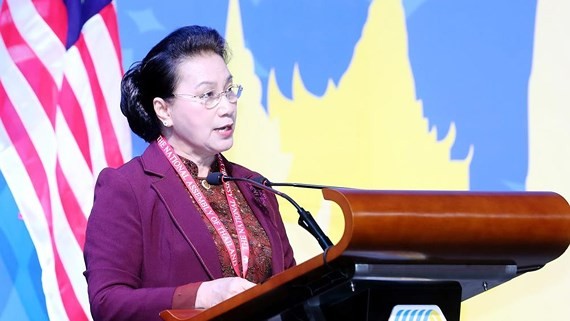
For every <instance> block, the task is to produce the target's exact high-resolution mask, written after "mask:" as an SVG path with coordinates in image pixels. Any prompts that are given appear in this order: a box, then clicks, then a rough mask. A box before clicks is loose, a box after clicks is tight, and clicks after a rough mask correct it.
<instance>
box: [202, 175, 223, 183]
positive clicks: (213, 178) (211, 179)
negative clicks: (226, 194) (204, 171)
mask: <svg viewBox="0 0 570 321" xmlns="http://www.w3.org/2000/svg"><path fill="white" fill-rule="evenodd" d="M223 177H224V174H222V173H220V172H213V173H209V174H208V176H207V177H206V182H208V184H210V185H222V183H223V182H224V181H223V180H222V178H223Z"/></svg>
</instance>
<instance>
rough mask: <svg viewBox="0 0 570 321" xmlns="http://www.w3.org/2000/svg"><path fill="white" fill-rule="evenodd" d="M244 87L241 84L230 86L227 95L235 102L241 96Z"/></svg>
mask: <svg viewBox="0 0 570 321" xmlns="http://www.w3.org/2000/svg"><path fill="white" fill-rule="evenodd" d="M241 91H242V87H241V86H240V85H233V86H231V87H230V88H228V92H227V93H226V97H228V100H229V101H230V102H232V103H235V102H236V101H237V100H238V98H239V96H241Z"/></svg>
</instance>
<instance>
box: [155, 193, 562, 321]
mask: <svg viewBox="0 0 570 321" xmlns="http://www.w3.org/2000/svg"><path fill="white" fill-rule="evenodd" d="M323 195H324V197H325V199H327V200H331V201H334V202H336V203H337V204H338V205H339V206H340V207H341V208H342V211H343V213H344V219H345V229H344V234H343V236H342V238H341V240H340V241H339V242H338V244H336V245H334V246H332V247H330V248H329V249H328V250H326V251H325V252H324V253H323V254H320V255H318V256H316V257H314V258H312V259H310V260H308V261H305V262H303V263H302V264H299V265H297V266H295V267H293V268H291V269H289V270H287V271H285V272H283V273H280V274H278V275H275V276H273V277H272V278H270V279H269V280H267V281H266V282H264V283H263V284H260V285H258V286H255V287H253V288H251V289H249V290H247V291H245V292H243V293H241V294H239V295H237V296H235V297H232V298H231V299H229V300H227V301H224V302H222V303H220V304H218V305H216V306H214V307H212V308H210V309H206V310H166V311H163V312H161V314H160V316H161V317H162V318H163V320H166V321H174V320H176V321H179V320H191V321H200V320H232V321H234V320H235V321H237V320H267V319H270V320H315V321H318V320H383V321H387V320H388V318H389V315H390V312H391V310H392V307H393V306H395V305H398V304H404V305H405V304H421V305H425V304H430V305H437V306H438V307H439V308H441V311H442V312H443V314H444V315H445V317H446V319H447V320H448V321H458V320H459V313H460V306H461V301H463V300H465V299H467V298H469V297H472V296H474V295H477V294H479V293H481V292H484V291H486V290H487V289H490V288H492V287H494V286H497V285H499V284H501V283H504V282H506V281H508V280H510V279H512V278H514V277H517V276H519V275H521V274H523V273H526V272H531V271H536V270H538V269H540V268H541V267H543V266H544V265H545V264H546V263H548V262H550V261H552V260H554V259H556V258H557V257H558V256H560V255H561V254H562V253H563V252H564V251H565V250H566V248H567V247H568V246H569V244H570V206H569V205H568V203H567V202H566V200H565V199H564V198H563V197H561V196H560V195H558V194H556V193H552V192H442V191H433V192H432V191H366V190H357V189H324V190H323Z"/></svg>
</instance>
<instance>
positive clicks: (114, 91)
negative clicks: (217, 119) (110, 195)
mask: <svg viewBox="0 0 570 321" xmlns="http://www.w3.org/2000/svg"><path fill="white" fill-rule="evenodd" d="M0 36H1V37H0V171H1V172H2V175H3V176H4V177H5V179H6V182H7V184H8V186H9V188H10V190H11V192H12V194H13V197H14V199H15V201H16V204H17V205H18V209H19V211H20V214H21V216H22V218H23V220H24V223H25V224H26V228H27V229H28V231H29V233H30V237H31V239H32V241H33V243H34V246H35V248H36V251H37V254H38V259H39V263H40V266H41V268H42V287H43V291H44V294H45V297H46V307H47V311H48V315H49V318H50V320H73V321H81V320H89V319H91V317H90V314H89V302H88V298H87V284H86V282H85V279H84V277H83V274H82V273H83V271H84V270H85V265H84V261H83V244H84V239H85V226H86V223H87V217H88V215H89V211H90V209H91V206H92V203H93V187H94V184H95V180H96V178H97V175H98V173H99V172H100V171H101V169H103V168H104V167H107V166H111V167H117V166H119V165H121V164H122V163H123V162H124V161H125V160H126V159H128V158H130V156H131V136H130V131H129V129H128V125H127V124H126V121H125V119H124V117H123V116H122V115H121V113H120V108H119V101H120V80H121V76H122V73H123V69H122V66H121V51H120V42H119V34H118V26H117V14H116V8H115V4H114V2H113V1H110V0H106V1H104V0H84V1H77V0H65V1H62V0H56V1H54V0H39V1H30V0H3V1H2V5H1V9H0Z"/></svg>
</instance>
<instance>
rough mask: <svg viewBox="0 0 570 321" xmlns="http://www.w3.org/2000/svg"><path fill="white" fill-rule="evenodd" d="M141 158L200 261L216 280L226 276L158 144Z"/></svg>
mask: <svg viewBox="0 0 570 321" xmlns="http://www.w3.org/2000/svg"><path fill="white" fill-rule="evenodd" d="M141 157H142V160H143V166H144V169H145V171H146V172H147V173H149V174H154V175H156V176H157V180H156V181H154V182H153V184H152V186H153V187H154V189H155V190H156V193H157V195H158V197H159V198H160V199H161V200H162V201H163V204H164V206H165V207H166V211H167V212H168V215H170V219H171V220H172V222H173V224H175V225H176V227H177V228H178V230H179V231H180V233H181V234H182V236H183V237H184V239H185V240H186V241H187V242H188V245H189V246H190V247H191V249H192V251H194V253H195V254H196V256H197V257H198V258H199V260H200V262H201V263H202V265H203V267H204V270H205V271H206V273H207V274H208V275H209V276H210V277H211V278H212V279H216V278H220V277H222V272H221V266H220V260H219V257H218V250H217V248H216V245H215V243H214V241H213V239H212V235H211V234H210V232H209V231H208V228H207V227H206V225H205V224H204V221H203V220H202V215H201V213H200V212H199V211H198V209H197V208H196V206H195V205H194V204H193V203H192V200H191V198H190V195H189V194H188V191H187V190H186V188H185V187H184V184H183V183H182V181H181V180H180V178H179V177H178V174H177V173H176V171H175V170H174V168H172V166H171V165H170V163H169V162H168V160H167V159H166V157H165V156H164V154H163V153H162V151H161V150H160V148H159V147H158V146H157V144H156V143H152V144H151V145H150V146H149V148H147V150H146V151H145V153H144V154H143V155H142V156H141Z"/></svg>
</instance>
